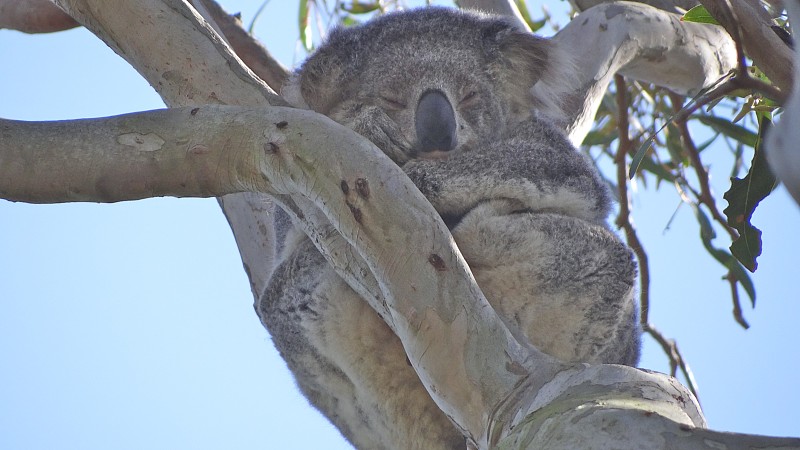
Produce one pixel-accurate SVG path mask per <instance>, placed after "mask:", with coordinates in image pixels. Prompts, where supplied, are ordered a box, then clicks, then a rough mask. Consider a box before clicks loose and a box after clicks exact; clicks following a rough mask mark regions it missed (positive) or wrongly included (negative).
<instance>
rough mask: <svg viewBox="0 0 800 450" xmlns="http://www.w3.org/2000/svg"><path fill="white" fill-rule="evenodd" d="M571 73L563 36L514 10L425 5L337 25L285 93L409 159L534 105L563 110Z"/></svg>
mask: <svg viewBox="0 0 800 450" xmlns="http://www.w3.org/2000/svg"><path fill="white" fill-rule="evenodd" d="M568 73H570V70H569V63H568V59H567V58H566V57H565V55H564V53H563V52H561V51H559V50H558V49H557V47H556V46H555V44H554V43H552V42H551V41H548V40H546V39H542V38H539V37H536V36H534V35H532V34H530V33H528V32H526V31H523V30H520V29H518V28H517V27H516V26H515V25H514V24H513V23H512V22H510V21H508V20H506V19H503V18H500V17H491V16H484V15H479V14H475V13H467V12H463V11H459V10H454V9H447V8H422V9H417V10H411V11H407V12H397V13H391V14H386V15H384V16H381V17H378V18H377V19H375V20H372V21H370V22H368V23H366V24H364V25H361V26H357V27H352V28H338V29H336V30H334V31H333V32H332V33H331V34H330V36H329V37H328V39H327V41H326V42H325V43H324V44H323V45H322V46H320V48H319V49H318V50H317V51H316V52H315V53H314V54H313V55H311V56H310V57H309V58H308V60H306V61H305V63H304V64H303V65H302V66H301V67H300V68H299V69H298V70H297V72H296V73H295V74H294V75H293V77H292V79H291V80H290V82H289V83H288V85H287V87H286V88H285V89H284V91H283V94H284V96H285V97H286V98H287V100H288V101H289V102H290V103H292V104H293V105H295V106H298V107H307V108H310V109H313V110H314V111H317V112H319V113H322V114H325V115H327V116H329V117H331V118H333V119H334V120H336V121H337V122H339V123H341V124H343V125H346V126H349V127H350V128H353V129H354V130H355V131H357V132H359V133H361V134H362V135H364V136H365V137H367V138H369V139H370V140H372V141H373V143H375V144H376V145H377V146H378V147H379V148H381V150H383V151H384V152H385V153H386V154H387V155H388V156H389V157H391V158H392V159H394V160H395V161H396V162H398V163H402V162H405V161H407V160H409V159H413V158H417V157H441V156H444V155H446V154H447V153H448V152H452V151H458V150H468V149H469V148H470V147H472V146H475V145H479V144H480V143H482V142H486V141H487V140H492V139H495V138H497V137H498V136H500V135H501V134H502V133H503V131H504V130H506V129H507V128H509V127H511V126H513V125H515V124H517V123H519V122H520V121H522V120H524V119H526V118H528V117H529V116H530V115H531V114H532V111H536V113H537V114H539V115H543V116H548V117H550V118H553V119H558V118H559V117H560V116H561V109H560V108H559V106H558V95H559V94H558V92H559V90H558V89H555V88H554V87H555V86H564V85H567V86H568V85H569V81H568V77H567V75H566V74H568ZM562 90H563V89H562Z"/></svg>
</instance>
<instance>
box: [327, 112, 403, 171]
mask: <svg viewBox="0 0 800 450" xmlns="http://www.w3.org/2000/svg"><path fill="white" fill-rule="evenodd" d="M331 117H332V118H333V120H335V121H337V122H339V123H340V124H342V125H344V126H346V127H348V128H350V129H352V130H353V131H355V132H356V133H358V134H360V135H362V136H364V137H365V138H367V139H369V140H370V141H371V142H372V143H373V144H375V145H376V146H377V147H378V148H379V149H381V150H382V151H383V153H384V154H386V156H388V157H389V158H391V159H392V161H394V162H395V163H397V164H399V165H402V164H403V163H405V162H406V161H408V160H409V159H411V158H412V157H413V149H412V147H413V146H412V145H411V144H410V143H409V142H408V140H407V139H406V137H405V136H404V135H403V133H402V131H401V130H400V127H399V126H398V125H397V124H396V123H395V122H394V121H393V120H392V119H391V118H390V117H389V116H388V115H387V114H386V112H385V111H383V110H382V109H381V108H379V107H377V106H372V105H364V104H362V103H352V104H349V105H346V106H344V107H343V108H340V109H339V110H338V111H336V112H334V113H333V114H332V115H331Z"/></svg>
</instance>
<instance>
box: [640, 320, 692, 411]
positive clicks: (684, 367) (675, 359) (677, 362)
mask: <svg viewBox="0 0 800 450" xmlns="http://www.w3.org/2000/svg"><path fill="white" fill-rule="evenodd" d="M642 329H643V330H644V332H645V333H647V334H649V335H650V336H652V337H653V339H655V340H656V342H658V344H659V345H661V348H662V349H663V350H664V353H666V354H667V357H668V358H669V367H670V375H672V376H673V377H674V376H675V375H676V374H677V372H678V370H677V369H678V368H680V369H681V373H682V374H683V377H684V378H685V379H686V383H687V384H688V385H689V390H691V391H692V394H694V396H695V397H696V398H697V401H698V402H699V401H700V389H699V387H698V385H697V380H695V379H694V373H693V372H692V369H691V367H689V364H688V363H687V362H686V361H684V359H683V356H682V355H681V352H680V350H679V349H678V343H677V342H675V339H667V338H666V337H664V335H663V334H661V332H660V331H658V329H656V327H654V326H653V325H652V324H649V323H645V324H643V325H642Z"/></svg>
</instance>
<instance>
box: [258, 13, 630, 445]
mask: <svg viewBox="0 0 800 450" xmlns="http://www.w3.org/2000/svg"><path fill="white" fill-rule="evenodd" d="M566 61H567V59H566V58H565V57H564V53H563V52H561V51H560V50H559V49H557V48H555V47H554V46H553V44H552V43H550V42H549V41H546V40H543V39H540V38H536V37H534V36H532V35H530V34H527V33H524V32H521V31H519V30H517V29H515V28H514V26H513V25H512V24H511V23H509V22H507V21H505V20H503V19H499V18H490V17H484V16H479V15H475V14H468V13H463V12H459V11H455V10H448V9H440V8H429V9H424V10H416V11H410V12H404V13H395V14H389V15H386V16H383V17H381V18H378V19H376V20H374V21H372V22H370V23H368V24H366V25H364V26H361V27H358V28H352V29H342V30H337V31H335V32H333V33H332V34H331V36H330V38H329V40H328V41H327V43H326V44H324V45H323V46H322V47H320V49H319V50H318V51H317V52H316V53H315V54H314V55H312V56H311V57H310V58H309V59H308V60H307V61H306V62H305V64H304V65H303V66H302V67H301V68H300V69H299V70H298V71H297V72H296V73H295V75H294V76H293V78H292V81H291V82H290V85H289V87H288V89H287V90H286V92H285V95H286V97H287V99H289V100H290V101H291V102H292V103H293V104H295V105H296V106H301V107H310V108H312V109H314V110H316V111H318V112H321V113H324V114H327V115H329V116H330V117H332V118H334V119H335V120H337V121H338V122H340V123H342V124H344V125H346V126H349V127H351V128H352V129H354V130H355V131H357V132H359V133H361V134H362V135H364V136H365V137H367V138H369V139H370V140H371V141H372V142H373V143H375V144H376V145H377V146H378V147H379V148H380V149H381V150H382V151H384V152H385V153H386V154H387V155H388V156H389V157H391V158H392V159H393V160H394V161H395V162H396V163H397V164H399V165H401V166H402V167H403V170H404V171H405V172H406V173H407V174H408V176H409V177H410V178H411V180H412V181H413V182H414V183H415V184H416V185H417V187H418V188H419V189H420V191H421V192H422V193H423V194H424V195H425V196H426V197H427V198H428V200H429V201H430V202H431V204H432V205H433V206H434V207H435V208H436V210H437V211H438V212H439V214H441V216H442V217H443V219H444V220H445V222H446V223H447V224H448V226H449V227H450V228H451V232H452V234H453V237H454V239H455V241H456V243H457V244H458V246H459V249H461V251H462V253H463V254H464V257H465V259H466V261H467V263H468V264H469V265H470V268H471V269H472V271H473V274H474V275H475V279H476V280H477V282H478V285H479V286H480V287H481V289H482V290H483V292H484V294H485V295H486V297H487V299H488V300H489V301H490V303H491V304H492V306H493V307H494V308H495V309H496V310H497V311H498V313H499V314H500V315H501V317H503V319H504V320H505V321H506V323H507V324H508V326H509V328H510V329H511V330H512V332H513V333H515V335H517V336H519V337H520V338H527V339H529V340H530V341H531V342H532V343H533V344H535V345H536V346H537V347H539V348H540V349H541V350H543V351H545V352H547V353H549V354H551V355H554V356H556V357H558V358H561V359H563V360H568V361H582V362H589V363H619V364H628V365H635V364H636V363H637V361H638V358H639V347H640V344H639V339H640V337H639V336H640V330H639V325H638V311H637V308H636V304H635V302H634V300H633V291H634V288H633V286H634V281H635V276H636V266H635V263H634V261H633V258H632V255H631V252H630V250H629V249H628V248H627V247H626V246H625V245H624V244H623V243H622V242H621V241H620V240H619V238H618V237H617V236H616V235H615V234H614V233H613V232H611V231H610V230H609V228H608V225H607V224H606V217H607V215H608V213H609V207H610V206H609V205H610V200H609V195H608V192H607V188H606V186H605V184H604V183H603V182H602V180H600V178H599V176H598V174H597V172H596V170H595V168H594V166H593V165H592V164H591V163H590V162H589V161H587V160H586V159H585V158H584V157H583V156H581V155H580V154H579V153H578V152H577V151H576V150H575V149H574V148H573V147H572V146H571V145H570V144H569V142H568V141H567V139H566V138H565V137H564V136H563V134H562V133H561V131H560V130H559V129H557V128H556V127H555V126H554V125H553V122H552V120H551V119H555V120H557V119H558V117H559V116H560V111H559V109H558V107H557V98H558V96H557V88H558V86H564V85H565V83H566V84H568V83H569V77H568V76H567V74H568V73H569V72H570V66H569V64H568V62H566ZM431 92H434V94H433V95H429V96H426V97H425V98H427V99H428V100H425V101H424V102H423V106H422V107H418V106H417V105H418V103H419V99H420V98H422V97H423V96H424V95H425V94H427V93H431ZM448 103H449V105H448ZM448 106H451V107H448ZM418 111H422V112H418ZM420 117H424V118H425V119H426V120H433V121H439V122H440V123H442V124H443V127H445V128H447V129H446V130H443V131H442V130H438V129H431V127H430V126H427V125H428V123H427V122H426V123H422V124H420V122H419V120H420ZM453 121H455V126H452V124H453ZM433 128H437V127H433ZM418 133H423V134H426V136H421V135H418ZM431 136H433V138H435V139H433V140H432V141H431V140H427V141H426V142H428V144H426V145H420V141H424V140H425V139H428V138H430V137H431ZM451 138H452V139H451ZM430 142H444V143H445V144H442V145H443V146H445V147H447V148H443V149H441V151H438V150H437V149H436V144H430ZM451 144H452V145H451ZM453 146H454V148H452V149H451V148H450V147H453ZM397 207H402V204H398V205H397ZM284 227H285V225H281V228H284ZM257 309H258V313H259V315H260V317H261V319H262V321H263V322H264V324H265V325H266V326H267V328H268V329H269V331H270V333H271V334H272V337H273V341H274V343H275V345H276V347H277V348H278V350H279V351H280V352H281V355H282V356H283V358H284V359H285V360H286V362H287V365H288V366H289V368H290V369H291V370H292V372H293V373H294V375H295V378H296V380H297V384H298V386H299V387H300V389H301V390H302V391H303V393H304V394H305V395H306V397H307V398H308V399H309V401H310V402H311V403H312V404H313V405H314V406H316V407H317V408H318V409H319V410H320V411H321V412H322V413H323V414H325V415H326V416H327V417H328V418H329V419H330V420H331V421H332V422H333V423H334V424H335V425H336V426H337V427H338V428H339V430H341V432H342V434H343V435H344V436H345V437H346V438H347V439H348V440H350V442H351V443H353V445H355V446H356V447H357V448H363V449H382V448H386V449H390V448H391V449H393V448H397V449H456V448H464V438H463V437H462V436H461V434H460V433H459V432H458V431H457V430H456V428H455V427H454V426H453V425H452V424H451V423H450V422H449V420H448V419H447V418H446V417H445V416H444V414H443V413H442V412H441V411H439V409H438V408H437V407H436V405H435V404H434V403H433V401H432V400H431V399H430V397H429V396H428V394H427V392H426V391H425V390H424V388H423V386H422V384H421V383H420V381H419V380H418V378H417V376H416V373H415V372H414V371H413V369H412V368H411V366H410V364H408V362H407V360H406V356H405V353H404V351H403V349H402V346H401V344H400V342H399V340H398V339H397V337H396V336H395V335H394V334H393V333H392V332H391V330H390V329H389V327H388V326H386V324H385V323H384V322H383V321H382V319H381V318H380V317H379V316H378V315H377V314H376V313H375V312H374V311H373V310H372V308H371V307H370V306H369V305H368V304H367V303H366V302H365V301H363V300H362V299H361V298H360V297H358V295H357V294H356V293H355V292H354V291H353V290H352V289H350V288H349V287H348V286H347V285H346V283H345V282H344V281H342V280H341V279H340V278H339V277H338V276H337V275H336V273H335V272H334V270H333V269H332V268H331V267H330V266H329V265H328V264H327V263H326V262H325V260H324V258H323V257H322V256H321V255H320V254H319V252H318V251H317V250H316V249H315V248H314V246H313V245H312V244H311V242H310V241H309V240H308V239H306V238H305V237H304V235H303V234H302V231H300V230H299V229H297V228H295V229H293V230H289V231H288V233H287V234H286V239H285V241H284V243H283V245H282V256H281V258H280V265H279V266H278V267H277V268H276V270H275V272H274V273H273V276H272V279H271V281H270V283H269V285H268V287H267V289H266V291H265V292H264V295H263V296H262V298H261V301H260V302H259V305H258V308H257Z"/></svg>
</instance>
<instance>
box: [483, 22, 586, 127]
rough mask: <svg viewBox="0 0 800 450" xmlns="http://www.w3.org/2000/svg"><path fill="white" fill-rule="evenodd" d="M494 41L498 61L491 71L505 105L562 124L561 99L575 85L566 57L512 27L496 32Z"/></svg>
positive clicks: (553, 45) (551, 44) (547, 42)
mask: <svg viewBox="0 0 800 450" xmlns="http://www.w3.org/2000/svg"><path fill="white" fill-rule="evenodd" d="M494 39H495V45H496V47H495V48H496V49H497V50H499V58H498V59H497V60H495V61H494V64H493V67H492V71H493V72H494V75H495V76H496V77H497V79H499V80H500V82H501V85H502V87H503V90H504V94H505V95H506V96H507V101H508V102H509V103H508V104H510V105H512V107H514V108H526V109H531V108H532V109H534V110H535V111H536V112H537V114H539V115H542V116H545V117H548V118H550V119H553V120H556V121H561V120H563V119H564V111H563V108H562V99H563V98H564V94H566V93H567V92H569V91H570V90H572V89H574V87H575V83H576V81H575V79H576V77H575V67H574V64H573V62H572V59H571V58H570V56H569V54H568V53H567V52H565V51H563V50H562V49H561V48H560V47H559V46H558V45H557V44H556V43H555V42H553V41H551V40H549V39H544V38H541V37H538V36H534V35H533V34H531V33H529V32H526V31H522V30H519V29H517V28H515V27H508V28H505V29H503V30H501V31H499V32H497V34H495V36H494Z"/></svg>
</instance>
